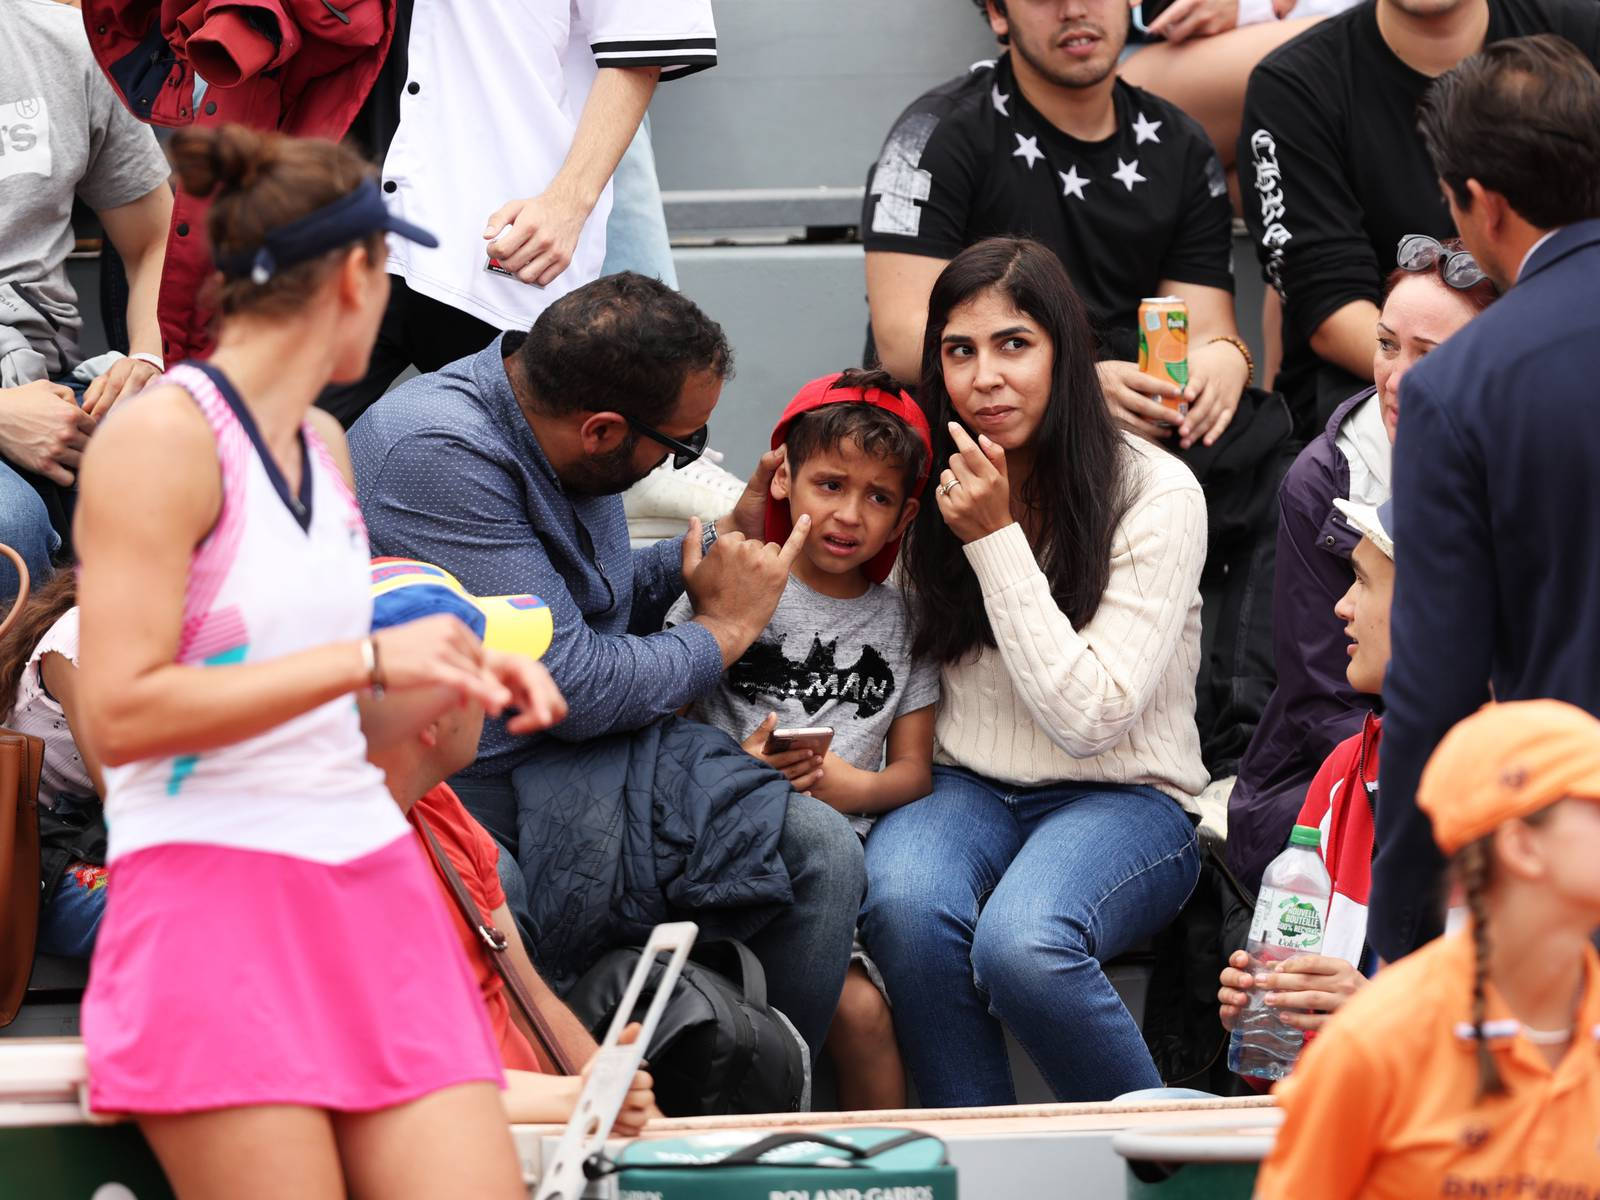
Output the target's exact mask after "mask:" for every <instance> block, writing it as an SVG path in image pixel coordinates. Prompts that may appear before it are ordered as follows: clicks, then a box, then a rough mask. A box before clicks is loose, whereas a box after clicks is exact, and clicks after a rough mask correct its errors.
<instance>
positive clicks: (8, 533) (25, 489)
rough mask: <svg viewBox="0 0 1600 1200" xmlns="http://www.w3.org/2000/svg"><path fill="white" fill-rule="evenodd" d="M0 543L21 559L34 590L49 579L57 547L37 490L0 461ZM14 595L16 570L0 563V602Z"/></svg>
mask: <svg viewBox="0 0 1600 1200" xmlns="http://www.w3.org/2000/svg"><path fill="white" fill-rule="evenodd" d="M0 542H4V543H5V544H6V545H8V546H10V547H11V548H12V549H13V550H15V551H16V552H17V553H18V554H20V555H21V556H22V561H23V562H25V563H27V564H28V574H29V575H30V576H32V578H33V586H34V587H38V586H39V585H40V584H41V583H43V582H44V581H45V580H46V579H48V578H49V577H50V559H51V556H52V555H54V554H55V552H56V551H57V550H58V549H60V547H61V537H60V535H59V534H57V533H56V531H55V530H54V529H53V528H52V527H51V525H50V510H49V509H47V508H46V507H45V503H44V500H43V498H42V497H41V496H40V495H39V492H38V490H37V489H36V488H34V486H33V485H32V484H31V483H29V482H28V480H27V479H26V478H25V477H24V476H23V475H21V474H19V473H18V472H17V470H16V468H15V467H13V466H12V465H11V464H10V463H9V462H6V461H5V460H4V459H0ZM16 594H17V570H16V568H15V567H13V566H12V565H11V562H10V560H9V559H0V600H9V599H10V598H11V597H13V596H15V595H16Z"/></svg>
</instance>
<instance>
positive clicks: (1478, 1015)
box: [1456, 838, 1506, 1100]
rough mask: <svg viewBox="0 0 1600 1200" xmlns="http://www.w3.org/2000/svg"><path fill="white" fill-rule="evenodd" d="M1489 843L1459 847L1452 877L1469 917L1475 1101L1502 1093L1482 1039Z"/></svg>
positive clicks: (1485, 840) (1497, 1072)
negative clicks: (1463, 896) (1463, 893)
mask: <svg viewBox="0 0 1600 1200" xmlns="http://www.w3.org/2000/svg"><path fill="white" fill-rule="evenodd" d="M1490 858H1491V853H1490V839H1489V838H1479V839H1478V840H1477V841H1475V842H1472V843H1471V844H1469V845H1467V846H1463V847H1462V849H1461V852H1460V853H1459V854H1458V855H1457V856H1456V873H1457V875H1458V876H1459V877H1460V879H1461V886H1462V887H1463V888H1464V889H1465V890H1466V893H1467V908H1468V910H1469V911H1470V912H1471V913H1472V1030H1473V1034H1474V1035H1475V1037H1476V1039H1477V1050H1478V1098H1479V1099H1480V1100H1481V1099H1482V1098H1483V1097H1485V1096H1497V1095H1499V1094H1501V1093H1502V1092H1504V1091H1505V1090H1506V1085H1505V1080H1503V1079H1502V1078H1500V1068H1499V1067H1498V1066H1496V1065H1495V1061H1494V1055H1493V1054H1492V1053H1491V1052H1490V1050H1489V1042H1488V1039H1487V1038H1485V1037H1484V1035H1483V1015H1484V1007H1485V1004H1486V998H1485V996H1484V991H1485V989H1486V987H1487V986H1488V982H1489V905H1488V902H1487V899H1486V896H1485V893H1486V892H1487V891H1488V888H1489V874H1490Z"/></svg>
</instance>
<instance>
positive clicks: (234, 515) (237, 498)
mask: <svg viewBox="0 0 1600 1200" xmlns="http://www.w3.org/2000/svg"><path fill="white" fill-rule="evenodd" d="M163 378H165V379H166V380H167V381H168V382H171V383H175V384H177V385H178V386H179V387H181V388H183V389H184V390H185V391H186V392H188V393H189V395H190V396H192V397H193V398H194V402H195V405H196V406H197V407H198V408H199V409H200V412H201V413H202V415H204V417H205V419H206V423H207V424H208V425H210V426H211V434H212V436H213V437H215V438H216V440H217V459H218V462H219V463H220V465H221V468H222V506H221V508H220V509H219V510H218V512H217V523H216V524H215V525H214V526H212V529H211V532H210V533H208V534H207V535H206V536H205V539H204V540H203V541H202V542H201V543H200V545H199V546H197V547H195V552H194V557H193V559H191V560H190V564H189V586H188V588H187V590H186V591H185V592H184V597H183V625H182V627H181V632H180V633H179V635H178V661H179V662H184V663H192V662H200V661H203V660H204V659H205V658H206V657H207V655H206V654H204V653H202V652H200V651H197V650H196V648H195V647H196V642H197V641H198V640H199V639H200V636H201V632H202V630H204V629H206V627H207V626H208V624H209V620H208V618H209V617H210V616H211V606H212V605H213V604H214V603H215V602H216V599H217V594H218V593H219V592H221V590H222V585H223V583H224V582H225V581H226V580H227V578H228V572H229V571H230V570H231V569H232V568H233V564H234V561H235V560H236V559H237V557H238V554H239V546H240V544H241V542H242V541H243V540H244V531H245V524H246V512H247V508H248V506H247V505H246V503H245V469H246V467H247V466H248V465H249V463H250V458H251V456H252V455H253V454H254V452H255V451H254V447H252V446H251V444H250V435H249V434H247V433H246V432H245V430H244V426H242V425H240V424H239V419H238V418H237V417H235V416H234V415H233V410H232V409H231V408H229V407H228V402H227V400H225V399H223V396H222V393H221V392H219V391H217V388H216V385H215V384H213V383H212V382H211V380H210V379H208V378H207V377H206V374H205V372H204V371H201V370H199V369H197V368H195V367H191V366H188V365H182V366H176V367H173V368H172V370H170V371H168V372H167V373H166V375H165V376H164V377H163ZM206 641H207V642H208V643H209V642H210V641H211V638H207V639H206ZM222 648H224V649H225V648H226V647H222ZM212 653H215V650H213V651H212Z"/></svg>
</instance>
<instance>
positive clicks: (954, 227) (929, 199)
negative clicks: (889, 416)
mask: <svg viewBox="0 0 1600 1200" xmlns="http://www.w3.org/2000/svg"><path fill="white" fill-rule="evenodd" d="M987 11H988V17H989V23H990V26H991V27H992V28H993V29H994V31H995V33H996V35H997V36H999V37H1000V38H1001V40H1002V41H1005V42H1008V43H1009V46H1010V52H1009V53H1006V54H1002V55H1001V56H1000V58H999V59H998V60H997V61H996V62H993V63H983V64H979V65H978V66H975V67H973V69H972V70H971V71H970V72H969V73H968V74H966V75H964V76H962V77H961V78H959V79H955V80H952V81H951V82H949V83H946V84H944V85H942V86H940V87H937V88H935V89H933V90H932V91H930V92H928V93H927V94H925V95H923V96H921V97H920V98H918V99H917V100H916V101H915V102H913V103H912V105H911V106H910V107H909V108H908V109H906V111H905V112H904V113H903V114H901V116H900V118H899V120H897V121H896V122H895V124H894V128H893V129H891V130H890V131H889V136H888V138H887V139H886V140H885V142H884V146H883V151H882V153H881V154H880V156H879V158H878V161H877V163H876V165H875V166H874V167H873V169H872V172H871V174H870V175H869V177H868V180H867V195H866V202H865V210H864V213H863V216H862V223H861V233H862V240H863V241H864V242H865V244H866V251H867V298H868V302H869V304H870V306H871V311H872V332H873V338H874V341H875V343H876V346H877V351H878V356H879V358H880V360H881V361H882V363H883V365H884V366H885V367H886V368H887V369H888V370H889V371H890V372H891V373H892V374H894V375H896V376H897V377H899V378H901V379H910V380H915V379H916V378H917V376H918V374H919V373H920V359H921V353H922V333H923V325H924V323H925V321H926V318H927V311H928V294H929V292H930V291H931V290H932V288H933V281H934V280H935V279H936V278H937V277H938V275H939V272H940V271H941V270H942V269H943V268H944V265H945V263H946V262H947V261H949V260H950V259H951V258H954V257H955V256H956V255H957V254H958V253H960V251H961V250H963V249H964V248H965V247H967V246H970V245H972V244H973V243H974V242H977V241H980V240H982V239H983V238H986V237H992V236H996V235H1003V234H1004V235H1015V236H1024V237H1031V238H1035V239H1037V240H1038V241H1040V242H1043V243H1044V244H1045V245H1047V246H1049V247H1050V248H1051V249H1052V250H1054V251H1055V252H1056V253H1057V254H1058V255H1060V257H1061V261H1062V263H1063V264H1064V265H1065V266H1066V268H1067V273H1068V274H1069V275H1070V276H1071V277H1072V281H1073V284H1074V285H1075V286H1076V287H1077V289H1078V291H1079V292H1080V294H1081V295H1082V296H1083V299H1084V302H1085V303H1086V304H1087V305H1088V307H1089V312H1090V315H1091V316H1092V317H1093V319H1094V321H1095V325H1096V328H1097V332H1098V333H1099V335H1100V339H1101V342H1102V345H1103V348H1104V349H1103V355H1104V357H1105V359H1106V361H1104V362H1102V363H1101V367H1100V375H1101V382H1102V384H1103V386H1104V388H1105V391H1106V398H1107V400H1108V402H1109V403H1110V405H1111V408H1112V411H1113V412H1114V413H1115V414H1116V416H1117V417H1118V419H1119V420H1121V421H1122V422H1123V424H1124V425H1125V426H1127V427H1128V428H1131V429H1133V430H1135V431H1136V432H1139V433H1142V434H1145V435H1146V436H1148V437H1153V438H1158V439H1163V440H1165V441H1167V442H1169V443H1170V442H1172V441H1174V440H1175V441H1177V442H1178V443H1179V444H1181V445H1183V446H1188V445H1191V444H1193V443H1194V442H1196V441H1204V442H1206V443H1211V442H1213V441H1215V439H1216V438H1218V437H1220V436H1221V434H1222V432H1223V430H1224V429H1226V428H1227V425H1228V423H1229V422H1230V421H1231V420H1232V419H1233V414H1234V411H1235V410H1236V408H1237V407H1238V404H1239V398H1240V395H1241V394H1242V392H1243V390H1244V388H1245V385H1246V383H1247V381H1248V378H1249V374H1250V368H1249V363H1248V361H1247V359H1246V357H1245V353H1244V350H1243V343H1242V342H1235V341H1233V340H1231V339H1237V338H1238V329H1237V327H1236V326H1235V324H1234V318H1233V269H1232V257H1231V256H1232V247H1231V243H1230V230H1231V225H1230V222H1231V212H1230V209H1229V203H1228V191H1227V181H1226V179H1225V177H1224V175H1223V171H1222V165H1221V163H1220V162H1219V161H1218V159H1217V154H1216V150H1215V149H1214V148H1213V146H1212V145H1211V142H1210V141H1209V140H1208V139H1207V137H1206V134H1205V132H1204V130H1202V129H1201V128H1200V126H1199V125H1198V124H1197V123H1196V122H1195V121H1193V120H1191V119H1190V118H1189V117H1188V116H1187V115H1185V114H1184V113H1183V112H1182V111H1181V110H1180V109H1178V108H1176V107H1174V106H1173V105H1172V104H1169V103H1168V102H1167V101H1165V100H1162V99H1161V98H1159V97H1157V96H1154V95H1151V94H1150V93H1149V92H1145V91H1141V90H1140V89H1138V88H1135V87H1132V86H1130V85H1129V84H1127V83H1124V82H1122V81H1120V80H1118V79H1117V78H1116V75H1115V70H1116V65H1117V58H1118V56H1119V55H1120V54H1121V52H1122V47H1123V44H1124V43H1125V41H1126V40H1127V26H1128V7H1127V3H1126V0H989V3H988V6H987ZM1157 295H1176V296H1181V297H1182V298H1183V299H1184V300H1186V301H1187V302H1188V305H1189V322H1190V326H1189V328H1190V340H1189V372H1190V385H1189V391H1190V398H1191V402H1192V406H1191V409H1190V412H1189V416H1188V418H1187V419H1186V420H1185V421H1184V423H1183V424H1182V426H1181V427H1180V428H1178V429H1177V430H1176V431H1174V428H1173V426H1172V424H1171V421H1172V419H1173V418H1172V417H1171V415H1170V410H1168V409H1166V408H1164V407H1163V406H1162V405H1161V404H1160V402H1159V398H1160V397H1161V396H1162V395H1163V394H1176V393H1177V391H1178V388H1177V387H1176V386H1175V385H1172V384H1168V383H1163V382H1162V381H1160V380H1157V379H1155V378H1154V377H1153V376H1149V375H1144V374H1142V373H1140V372H1139V370H1138V368H1137V366H1136V365H1135V364H1134V363H1133V362H1132V361H1131V360H1133V359H1134V358H1136V357H1137V353H1138V331H1137V313H1138V307H1139V301H1140V299H1141V298H1143V297H1145V296H1157ZM1174 432H1176V435H1177V436H1176V438H1174V436H1173V435H1174Z"/></svg>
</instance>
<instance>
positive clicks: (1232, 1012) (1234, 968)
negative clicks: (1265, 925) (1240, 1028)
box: [1217, 950, 1255, 1033]
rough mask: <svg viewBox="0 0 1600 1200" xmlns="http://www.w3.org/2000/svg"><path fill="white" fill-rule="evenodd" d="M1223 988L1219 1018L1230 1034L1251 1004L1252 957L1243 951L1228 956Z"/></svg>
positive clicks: (1218, 994)
mask: <svg viewBox="0 0 1600 1200" xmlns="http://www.w3.org/2000/svg"><path fill="white" fill-rule="evenodd" d="M1220 982H1221V984H1222V986H1221V987H1219V988H1218V989H1217V1006H1218V1007H1217V1016H1218V1017H1220V1018H1221V1020H1222V1027H1223V1028H1224V1029H1226V1030H1227V1031H1228V1032H1229V1033H1232V1032H1233V1027H1234V1026H1235V1025H1237V1024H1238V1023H1239V1017H1240V1015H1241V1014H1242V1013H1243V1012H1244V1010H1245V1008H1246V1007H1248V1006H1249V1004H1250V989H1251V988H1252V987H1254V986H1255V979H1254V978H1252V977H1251V975H1250V956H1249V955H1248V954H1246V953H1245V952H1244V951H1243V950H1235V951H1234V952H1233V953H1232V954H1230V955H1228V965H1227V966H1225V967H1223V968H1222V978H1221V980H1220Z"/></svg>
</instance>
